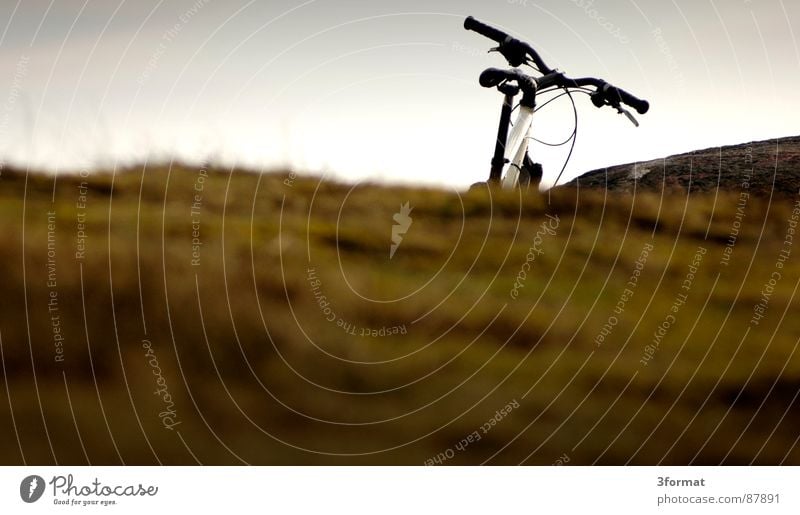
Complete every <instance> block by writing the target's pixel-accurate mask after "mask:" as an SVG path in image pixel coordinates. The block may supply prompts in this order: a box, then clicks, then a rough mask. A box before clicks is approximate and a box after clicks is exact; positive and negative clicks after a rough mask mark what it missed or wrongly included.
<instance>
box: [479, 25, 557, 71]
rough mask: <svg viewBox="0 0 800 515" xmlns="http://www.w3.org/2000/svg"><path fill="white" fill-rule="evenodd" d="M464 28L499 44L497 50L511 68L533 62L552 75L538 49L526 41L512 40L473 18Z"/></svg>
mask: <svg viewBox="0 0 800 515" xmlns="http://www.w3.org/2000/svg"><path fill="white" fill-rule="evenodd" d="M464 28H465V29H467V30H471V31H474V32H477V33H478V34H480V35H481V36H484V37H487V38H489V39H491V40H493V41H495V42H496V43H498V44H499V45H500V46H499V47H497V49H496V50H497V51H498V52H500V53H501V54H503V57H505V58H506V60H507V61H508V63H509V64H510V65H511V66H514V67H516V66H522V65H523V64H527V63H528V62H529V61H533V64H535V65H536V67H537V68H538V69H539V71H541V72H542V73H550V72H552V71H553V70H552V69H551V68H550V67H549V66H547V65H546V64H545V62H544V60H543V59H542V58H541V56H540V55H539V53H538V52H537V51H536V49H534V48H533V47H532V46H530V45H529V44H527V43H525V42H524V41H520V40H519V39H516V38H512V37H511V36H509V35H508V34H506V33H505V32H503V31H502V30H500V29H496V28H494V27H491V26H489V25H486V24H485V23H482V22H479V21H478V20H476V19H475V18H473V17H472V16H470V17H468V18H467V19H466V20H464Z"/></svg>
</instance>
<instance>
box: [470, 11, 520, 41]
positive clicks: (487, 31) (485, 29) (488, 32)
mask: <svg viewBox="0 0 800 515" xmlns="http://www.w3.org/2000/svg"><path fill="white" fill-rule="evenodd" d="M464 28H465V29H467V30H472V31H475V32H477V33H478V34H480V35H481V36H484V37H487V38H489V39H492V40H494V41H495V42H497V43H503V42H504V41H505V40H507V39H508V38H510V37H511V36H509V35H508V34H506V33H505V32H503V31H502V30H500V29H496V28H494V27H490V26H489V25H486V24H485V23H481V22H479V21H478V20H476V19H475V18H473V17H472V16H469V17H468V18H467V19H466V20H464Z"/></svg>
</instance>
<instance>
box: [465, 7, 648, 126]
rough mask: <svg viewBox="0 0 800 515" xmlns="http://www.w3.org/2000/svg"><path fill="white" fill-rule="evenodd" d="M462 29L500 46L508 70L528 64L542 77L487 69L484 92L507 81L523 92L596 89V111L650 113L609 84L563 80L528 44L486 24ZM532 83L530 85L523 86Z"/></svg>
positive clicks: (644, 105)
mask: <svg viewBox="0 0 800 515" xmlns="http://www.w3.org/2000/svg"><path fill="white" fill-rule="evenodd" d="M464 28H465V29H467V30H471V31H474V32H477V33H478V34H480V35H482V36H484V37H487V38H489V39H491V40H493V41H495V42H497V43H498V44H499V45H500V46H499V47H498V48H497V49H496V50H497V51H499V52H500V53H501V54H503V57H505V58H506V60H507V61H508V63H509V64H510V65H511V66H514V67H517V66H522V65H523V64H527V63H529V62H530V61H533V63H534V64H535V65H536V67H537V68H538V70H539V71H540V72H541V73H542V74H543V75H544V77H542V78H540V79H539V80H536V79H533V78H531V77H528V76H527V75H525V74H524V73H522V72H521V71H519V70H508V71H503V70H498V69H495V68H490V69H489V70H486V71H485V72H483V74H481V85H482V86H483V87H486V88H491V87H495V86H497V85H499V84H500V83H501V82H503V81H506V80H516V81H518V82H519V83H520V87H522V89H523V90H525V89H526V87H527V88H530V87H531V86H533V88H534V90H535V89H536V87H537V86H538V87H539V88H544V87H549V86H558V87H586V86H592V87H595V88H597V91H596V92H595V93H593V94H592V103H594V105H595V106H597V107H603V106H605V105H610V106H613V107H616V108H619V107H620V103H623V104H626V105H628V106H630V107H632V108H633V109H635V110H636V112H638V113H639V114H645V113H647V112H648V111H649V110H650V103H649V102H647V101H646V100H641V99H639V98H637V97H635V96H634V95H632V94H630V93H628V92H627V91H625V90H623V89H620V88H617V87H616V86H612V85H611V84H609V83H608V82H606V81H604V80H601V79H595V78H588V77H587V78H582V79H570V78H568V77H566V76H564V74H563V73H559V72H556V71H554V70H553V69H552V68H550V67H549V66H547V64H545V62H544V61H543V60H542V58H541V56H540V55H539V54H538V53H537V52H536V50H535V49H534V48H533V47H532V46H530V45H529V44H527V43H525V42H523V41H520V40H518V39H515V38H513V37H511V36H509V35H508V34H506V33H505V32H503V31H502V30H500V29H496V28H494V27H491V26H489V25H486V24H485V23H482V22H480V21H478V20H476V19H475V18H473V17H472V16H470V17H468V18H467V19H466V20H464ZM526 79H527V80H528V81H534V82H533V83H530V82H528V83H526Z"/></svg>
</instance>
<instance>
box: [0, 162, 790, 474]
mask: <svg viewBox="0 0 800 515" xmlns="http://www.w3.org/2000/svg"><path fill="white" fill-rule="evenodd" d="M726 166H727V165H726ZM731 166H732V165H731ZM742 166H744V165H742ZM646 177H647V176H646ZM646 177H645V178H646ZM797 200H798V199H797V198H796V196H795V198H793V199H780V200H773V201H772V202H768V201H767V200H766V199H762V198H759V197H757V196H752V197H751V198H749V199H748V200H747V201H746V202H744V203H741V202H740V196H739V195H738V194H737V193H736V192H732V193H727V192H724V191H722V192H720V193H719V195H697V196H688V197H687V196H686V195H671V196H668V195H661V194H652V193H647V192H645V193H642V194H637V195H636V196H635V197H634V196H632V195H628V194H624V193H615V192H611V191H608V192H606V191H597V190H588V191H587V190H586V189H585V188H582V189H581V190H580V191H578V190H576V189H570V188H562V189H560V190H559V191H554V192H552V194H551V195H550V196H547V195H537V194H531V195H526V196H520V195H519V194H518V193H517V192H511V193H509V192H499V191H489V190H485V189H484V190H476V191H471V192H469V193H467V194H461V195H459V194H457V193H448V192H442V191H435V190H422V189H409V188H386V187H379V186H374V185H360V186H351V185H345V184H337V183H331V182H327V181H320V180H317V179H314V178H300V177H294V176H291V175H287V174H269V175H267V174H265V175H259V174H256V173H242V172H241V171H229V170H206V169H197V168H192V167H186V166H175V167H172V168H166V167H149V168H147V169H146V170H145V169H132V170H127V171H125V172H124V173H123V172H118V173H117V174H116V175H111V174H108V173H93V174H90V175H87V176H86V177H80V176H73V177H67V176H61V177H60V178H58V180H57V181H56V180H54V178H53V177H49V176H45V175H41V174H28V175H26V174H22V173H12V172H8V171H5V172H4V173H3V175H2V176H0V215H1V216H0V234H3V235H4V241H3V245H2V246H0V267H2V270H3V272H4V274H3V275H4V278H3V281H2V283H0V292H2V306H3V308H2V310H0V360H1V361H2V372H3V381H0V461H2V464H22V463H26V464H28V465H32V464H50V463H59V464H85V463H91V464H115V463H127V464H156V463H165V464H180V463H198V462H199V463H205V464H240V463H254V464H312V463H318V464H370V463H371V464H375V463H381V464H423V463H436V464H439V463H445V464H480V463H488V464H517V463H525V464H553V463H569V464H573V465H574V464H592V463H600V464H623V463H635V464H656V463H663V464H686V463H695V464H717V463H728V464H733V463H738V464H746V463H759V464H776V463H787V464H800V448H798V445H797V444H798V433H797V427H798V424H800V415H799V414H800V410H798V409H797V398H798V391H800V356H799V355H798V352H797V344H798V340H800V319H798V317H796V316H793V314H794V311H795V310H796V306H797V303H796V295H797V288H798V286H799V285H800V248H795V246H794V243H793V242H794V234H795V232H794V231H795V227H796V225H797V220H798V217H800V205H798V204H797ZM406 204H407V205H408V208H407V209H406V210H405V211H404V210H402V209H401V206H404V205H406ZM409 209H410V212H409ZM404 212H405V213H406V214H407V215H408V216H407V217H406V216H404V215H403V213H404ZM395 245H396V246H397V247H396V251H395V253H394V254H393V255H391V254H390V252H391V249H392V248H393V246H395Z"/></svg>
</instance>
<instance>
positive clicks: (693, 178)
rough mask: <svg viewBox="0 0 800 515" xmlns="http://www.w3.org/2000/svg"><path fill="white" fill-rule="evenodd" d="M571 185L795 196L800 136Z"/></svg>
mask: <svg viewBox="0 0 800 515" xmlns="http://www.w3.org/2000/svg"><path fill="white" fill-rule="evenodd" d="M569 185H570V186H578V185H579V186H580V187H582V188H606V187H607V188H608V189H610V190H614V191H625V192H629V193H630V192H633V191H634V190H636V191H645V190H646V191H654V192H661V191H665V192H668V193H680V192H689V191H691V192H692V193H699V192H705V193H708V192H714V191H717V190H720V191H729V192H738V191H748V192H749V193H752V194H755V195H761V196H769V195H771V194H774V195H779V196H790V197H791V196H794V195H795V194H796V193H797V191H798V190H799V189H800V136H795V137H791V138H781V139H777V140H770V141H760V142H753V143H747V144H743V145H734V146H727V147H720V148H711V149H706V150H699V151H696V152H690V153H687V154H680V155H676V156H670V157H667V158H665V159H657V160H654V161H647V162H641V163H631V164H627V165H620V166H612V167H610V168H608V169H601V170H595V171H592V172H588V173H586V174H584V175H582V176H580V177H578V178H577V179H575V180H573V181H572V182H571V183H570V184H569Z"/></svg>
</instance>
